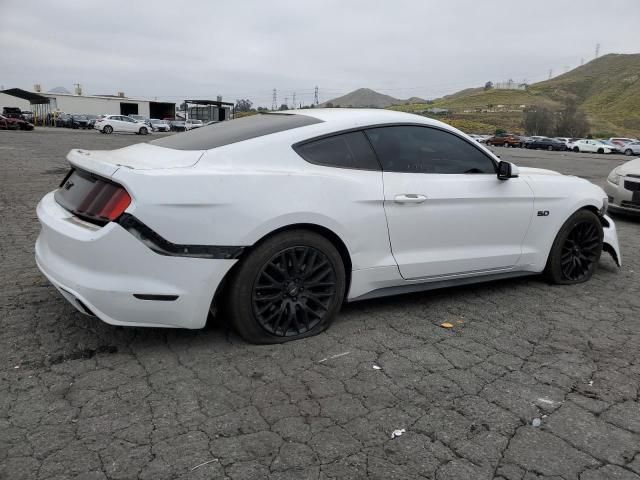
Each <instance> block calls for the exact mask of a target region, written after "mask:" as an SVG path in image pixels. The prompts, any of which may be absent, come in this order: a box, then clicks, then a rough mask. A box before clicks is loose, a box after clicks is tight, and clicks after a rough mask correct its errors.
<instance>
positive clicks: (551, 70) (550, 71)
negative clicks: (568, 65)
mask: <svg viewBox="0 0 640 480" xmlns="http://www.w3.org/2000/svg"><path fill="white" fill-rule="evenodd" d="M552 76H553V69H552V68H550V69H549V80H551V77H552Z"/></svg>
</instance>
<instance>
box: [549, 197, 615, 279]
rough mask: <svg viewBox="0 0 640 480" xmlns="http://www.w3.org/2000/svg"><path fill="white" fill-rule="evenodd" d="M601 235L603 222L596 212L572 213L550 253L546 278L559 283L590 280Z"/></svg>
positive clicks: (598, 257) (600, 244)
mask: <svg viewBox="0 0 640 480" xmlns="http://www.w3.org/2000/svg"><path fill="white" fill-rule="evenodd" d="M603 238H604V234H603V231H602V224H601V223H600V219H599V218H598V217H597V215H596V214H595V213H593V212H591V211H589V210H578V211H577V212H576V213H574V214H573V215H571V217H569V219H568V220H567V221H566V222H564V225H562V228H560V231H559V232H558V235H557V236H556V239H555V240H554V242H553V246H552V247H551V252H549V258H548V259H547V265H546V267H545V270H544V275H545V276H546V278H547V280H549V281H550V282H551V283H556V284H558V285H571V284H575V283H582V282H586V281H587V280H589V279H590V278H591V276H592V275H593V272H594V271H595V270H596V267H597V265H598V261H599V260H600V255H601V254H602V240H603Z"/></svg>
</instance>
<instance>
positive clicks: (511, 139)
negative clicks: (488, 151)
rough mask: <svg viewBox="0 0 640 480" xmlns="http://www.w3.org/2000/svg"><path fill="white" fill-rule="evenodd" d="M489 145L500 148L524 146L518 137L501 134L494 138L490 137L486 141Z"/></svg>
mask: <svg viewBox="0 0 640 480" xmlns="http://www.w3.org/2000/svg"><path fill="white" fill-rule="evenodd" d="M485 143H486V144H487V145H493V146H499V147H520V146H522V141H521V140H520V137H519V136H517V135H512V134H510V133H508V134H499V135H494V136H493V137H489V138H487V139H486V140H485Z"/></svg>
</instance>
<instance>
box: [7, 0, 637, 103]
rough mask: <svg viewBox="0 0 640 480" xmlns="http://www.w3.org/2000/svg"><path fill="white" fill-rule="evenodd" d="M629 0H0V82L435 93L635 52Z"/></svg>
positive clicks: (140, 93) (230, 91) (323, 94)
mask: <svg viewBox="0 0 640 480" xmlns="http://www.w3.org/2000/svg"><path fill="white" fill-rule="evenodd" d="M639 20H640V0H616V1H614V2H609V3H605V2H602V1H601V0H579V1H578V0H555V1H553V2H552V1H531V0H527V1H518V0H511V1H504V0H502V1H497V0H495V1H494V0H485V1H477V0H447V1H445V0H431V1H426V0H412V1H407V0H393V1H386V2H382V1H374V0H362V1H360V0H354V1H349V0H327V1H323V0H318V1H316V2H311V1H308V0H302V1H301V0H289V1H281V0H268V1H266V0H246V1H243V0H235V1H233V0H229V1H228V0H216V1H205V0H189V1H188V2H180V1H176V0H173V1H170V2H169V1H166V2H165V1H161V0H154V1H135V2H134V1H131V0H124V1H119V0H108V1H95V0H83V1H64V0H59V1H50V0H46V1H45V0H42V1H40V0H33V1H26V0H22V1H18V0H15V1H12V0H0V85H3V86H4V88H11V87H21V88H25V89H32V87H33V85H34V84H36V83H39V84H41V85H42V86H43V88H44V90H45V91H47V90H49V89H51V88H53V87H56V86H64V87H65V88H67V89H68V90H70V91H71V90H72V89H73V84H74V83H80V84H81V85H82V87H83V89H84V93H86V94H115V93H116V92H117V91H124V92H125V93H126V94H127V95H128V96H131V97H144V98H151V99H153V98H154V97H158V99H164V100H175V101H176V102H177V101H180V100H182V99H184V98H194V97H198V98H213V99H215V96H216V95H218V94H220V95H223V97H224V99H225V100H231V101H234V100H235V99H237V98H249V99H251V100H252V101H253V102H254V103H256V104H258V105H265V106H270V105H271V92H272V90H273V88H277V90H278V100H279V103H281V102H282V101H283V100H284V97H285V96H288V97H289V100H290V101H291V97H292V93H293V92H294V91H295V92H296V94H297V95H296V96H297V99H298V100H301V101H303V102H304V103H310V102H311V101H312V100H313V89H314V87H315V86H316V85H317V86H318V87H319V90H320V101H321V102H322V101H325V100H328V99H330V98H333V97H336V96H339V95H341V94H344V93H347V92H348V91H350V90H354V89H356V88H359V87H370V88H373V89H376V90H378V91H381V92H383V93H386V94H389V95H392V96H394V97H398V98H406V97H410V96H414V95H415V96H420V97H424V98H435V97H438V96H441V95H443V94H447V93H452V92H454V91H457V90H460V89H462V88H466V87H472V86H479V85H483V84H484V83H485V82H486V81H488V80H492V81H494V82H495V81H504V80H508V79H509V78H512V79H513V80H515V81H521V80H523V79H526V80H527V81H528V82H530V83H532V82H535V81H539V80H542V79H545V78H547V76H548V74H549V70H550V69H553V72H554V75H556V74H559V73H562V72H564V71H565V69H566V68H573V67H576V66H578V65H579V64H580V62H581V59H583V58H584V61H585V62H586V61H589V60H591V59H592V58H593V56H594V53H595V46H596V44H597V43H600V44H601V54H606V53H637V52H640V40H638V38H639V37H638V25H639Z"/></svg>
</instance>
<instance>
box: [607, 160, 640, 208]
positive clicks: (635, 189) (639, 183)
mask: <svg viewBox="0 0 640 480" xmlns="http://www.w3.org/2000/svg"><path fill="white" fill-rule="evenodd" d="M604 190H605V192H606V193H607V196H608V200H609V206H610V207H611V211H613V212H626V213H635V214H640V158H636V159H634V160H630V161H628V162H627V163H623V164H622V165H620V166H619V167H616V168H614V169H613V170H612V171H611V173H610V174H609V176H608V177H607V183H606V185H605V188H604Z"/></svg>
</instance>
